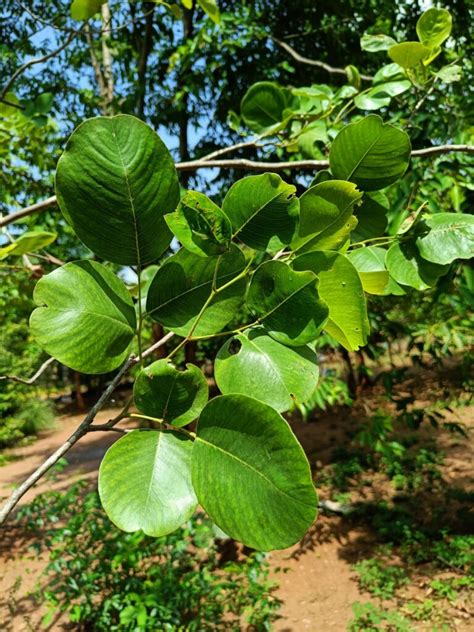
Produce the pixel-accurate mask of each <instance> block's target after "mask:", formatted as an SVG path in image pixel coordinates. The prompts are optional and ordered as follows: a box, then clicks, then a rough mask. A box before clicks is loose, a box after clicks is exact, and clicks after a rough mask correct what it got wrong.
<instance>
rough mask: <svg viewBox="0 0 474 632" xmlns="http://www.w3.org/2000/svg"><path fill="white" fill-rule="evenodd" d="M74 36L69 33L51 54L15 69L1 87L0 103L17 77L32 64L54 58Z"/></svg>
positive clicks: (31, 60) (74, 34)
mask: <svg viewBox="0 0 474 632" xmlns="http://www.w3.org/2000/svg"><path fill="white" fill-rule="evenodd" d="M75 36H76V33H70V34H69V37H68V38H67V39H66V41H65V42H64V44H62V45H61V46H60V47H59V48H57V49H56V50H53V51H52V52H51V53H48V54H47V55H43V57H35V58H34V59H30V61H27V62H26V63H25V64H23V66H20V67H19V68H17V69H16V70H15V72H14V73H13V75H12V76H11V77H10V79H9V80H8V81H7V83H6V84H5V85H4V86H3V88H2V91H1V92H0V101H2V100H3V98H4V97H5V96H6V95H7V93H8V91H9V90H10V88H11V87H12V85H13V84H14V83H15V80H16V78H17V77H18V76H19V75H21V74H22V73H23V72H24V71H25V70H26V69H27V68H29V67H30V66H33V65H34V64H41V63H42V62H45V61H48V59H51V57H55V56H56V55H58V54H59V53H60V52H61V51H63V50H64V49H65V48H66V46H68V45H69V44H70V43H71V41H72V39H73V38H74V37H75Z"/></svg>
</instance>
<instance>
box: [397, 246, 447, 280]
mask: <svg viewBox="0 0 474 632" xmlns="http://www.w3.org/2000/svg"><path fill="white" fill-rule="evenodd" d="M385 263H386V266H387V269H388V271H389V272H390V275H391V276H392V277H393V278H394V279H395V281H397V282H398V283H401V284H402V285H408V286H410V287H414V288H415V289H416V290H426V289H427V288H429V287H431V286H432V285H434V284H435V283H436V280H437V279H438V277H440V276H441V275H442V274H444V273H445V272H446V270H447V268H446V267H445V266H440V265H437V264H436V263H431V262H429V261H426V260H425V259H423V258H422V257H421V255H420V253H419V251H418V248H417V247H416V244H415V242H414V241H411V240H410V241H403V242H397V243H395V244H393V245H392V246H390V248H389V250H388V252H387V255H386V258H385Z"/></svg>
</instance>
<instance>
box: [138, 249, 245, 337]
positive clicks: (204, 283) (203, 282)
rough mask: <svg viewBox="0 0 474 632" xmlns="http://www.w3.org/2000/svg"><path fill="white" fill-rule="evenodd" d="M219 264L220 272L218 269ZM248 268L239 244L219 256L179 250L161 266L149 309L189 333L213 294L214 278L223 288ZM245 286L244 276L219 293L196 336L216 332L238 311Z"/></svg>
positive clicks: (162, 320) (163, 321)
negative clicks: (205, 255) (205, 256)
mask: <svg viewBox="0 0 474 632" xmlns="http://www.w3.org/2000/svg"><path fill="white" fill-rule="evenodd" d="M216 267H217V272H216ZM244 268H245V257H244V255H243V254H242V252H241V250H239V249H238V248H237V247H236V246H232V249H231V251H230V252H229V253H226V254H223V255H218V256H216V257H207V258H204V257H199V256H197V255H193V254H192V253H191V252H188V251H187V250H184V249H182V250H180V251H179V252H177V253H176V254H175V255H173V256H172V257H169V259H167V260H166V261H165V263H164V264H163V265H162V266H161V267H160V269H159V270H158V272H157V273H156V275H155V278H154V279H153V281H152V283H151V286H150V288H149V290H148V298H147V312H148V314H149V315H150V316H151V317H152V318H153V319H154V320H156V321H158V322H159V323H161V324H162V325H164V326H165V327H169V328H170V329H173V331H175V332H176V333H177V334H179V335H182V336H186V335H188V334H189V332H190V331H191V329H192V328H193V326H194V322H195V320H196V318H197V316H198V314H199V312H200V311H201V310H202V308H203V307H204V304H205V303H206V301H207V300H208V298H209V297H210V295H211V292H212V288H213V281H214V280H215V285H216V288H221V287H222V286H223V285H225V284H227V283H228V282H229V281H230V280H231V279H233V278H234V277H235V276H237V275H238V274H239V273H240V272H242V271H243V270H244ZM245 289H246V281H245V279H244V278H241V279H239V280H238V281H236V282H235V283H234V284H232V285H230V286H229V287H228V288H225V289H224V290H222V291H221V292H219V293H218V294H217V296H215V297H214V298H213V300H212V301H211V303H210V304H209V306H208V307H207V308H206V309H205V310H204V312H203V314H202V316H201V318H200V319H199V323H198V324H197V326H196V328H195V329H194V332H193V334H194V335H196V336H207V335H210V334H214V333H217V332H218V331H220V330H221V329H222V328H223V327H225V326H226V325H227V323H228V322H229V321H230V320H232V318H233V317H234V316H235V314H236V313H237V311H238V309H239V307H240V306H241V304H242V301H243V298H244V294H245Z"/></svg>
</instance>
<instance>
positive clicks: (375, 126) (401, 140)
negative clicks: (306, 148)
mask: <svg viewBox="0 0 474 632" xmlns="http://www.w3.org/2000/svg"><path fill="white" fill-rule="evenodd" d="M410 152H411V145H410V139H409V137H408V134H406V133H405V132H403V131H402V130H400V129H397V128H396V127H393V125H389V124H388V123H384V122H383V121H382V119H381V118H380V116H378V115H377V114H370V115H369V116H366V117H365V118H364V119H362V120H361V121H358V122H357V123H351V124H350V125H347V126H346V127H344V128H343V129H342V130H341V131H340V132H339V134H338V135H337V136H336V138H335V140H334V142H333V144H332V147H331V152H330V154H329V163H330V166H331V170H332V172H333V174H334V176H335V177H336V178H340V179H341V180H351V181H352V182H355V183H356V184H357V185H358V186H360V187H361V188H362V189H363V190H365V191H373V190H377V189H383V188H384V187H386V186H388V185H389V184H392V183H393V182H395V181H396V180H398V179H399V178H400V177H401V176H402V175H403V174H404V173H405V171H406V169H407V167H408V162H409V160H410Z"/></svg>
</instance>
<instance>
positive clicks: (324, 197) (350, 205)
mask: <svg viewBox="0 0 474 632" xmlns="http://www.w3.org/2000/svg"><path fill="white" fill-rule="evenodd" d="M361 198H362V193H361V192H360V191H358V190H357V188H356V186H355V184H353V183H352V182H346V181H345V180H327V181H326V182H320V183H319V184H316V185H315V186H312V187H311V188H309V189H308V190H307V191H305V192H304V193H303V195H302V196H301V197H300V223H299V229H298V237H296V238H295V239H294V240H293V243H292V248H293V250H300V249H301V250H315V249H320V250H323V249H329V248H337V247H338V245H339V243H340V239H338V235H339V231H340V229H341V227H344V226H345V225H346V224H347V222H348V220H349V218H350V217H351V215H352V212H353V209H354V205H355V204H357V203H358V202H359V201H360V199H361ZM342 241H343V242H344V241H345V237H344V239H343V240H342Z"/></svg>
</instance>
